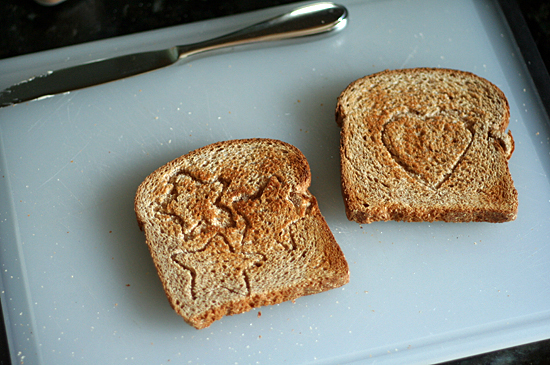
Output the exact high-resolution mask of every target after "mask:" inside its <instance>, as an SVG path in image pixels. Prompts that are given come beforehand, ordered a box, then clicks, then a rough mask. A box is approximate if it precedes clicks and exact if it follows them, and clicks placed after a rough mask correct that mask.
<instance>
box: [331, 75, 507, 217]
mask: <svg viewBox="0 0 550 365" xmlns="http://www.w3.org/2000/svg"><path fill="white" fill-rule="evenodd" d="M509 117H510V111H509V106H508V101H507V100H506V97H505V96H504V93H503V92H502V91H501V90H500V89H499V88H498V87H496V86H495V85H493V84H492V83H490V82H489V81H487V80H485V79H483V78H481V77H478V76H476V75H474V74H472V73H468V72H463V71H457V70H449V69H434V68H418V69H404V70H390V71H384V72H380V73H376V74H373V75H370V76H366V77H364V78H361V79H359V80H356V81H354V82H353V83H351V84H350V85H349V86H348V87H347V88H346V89H345V90H344V91H343V92H342V93H341V95H340V96H339V98H338V102H337V106H336V121H337V123H338V125H339V126H340V127H341V132H340V137H341V139H340V157H341V183H342V194H343V197H344V202H345V207H346V214H347V217H348V219H349V220H353V221H356V222H359V223H371V222H374V221H387V220H397V221H438V220H439V221H447V222H468V221H487V222H506V221H511V220H514V219H515V218H516V216H517V209H518V198H517V191H516V189H515V187H514V184H513V181H512V177H511V175H510V172H509V169H508V159H509V158H510V157H511V155H512V152H513V150H514V141H513V138H512V134H511V133H510V132H508V133H506V128H507V126H508V121H509Z"/></svg>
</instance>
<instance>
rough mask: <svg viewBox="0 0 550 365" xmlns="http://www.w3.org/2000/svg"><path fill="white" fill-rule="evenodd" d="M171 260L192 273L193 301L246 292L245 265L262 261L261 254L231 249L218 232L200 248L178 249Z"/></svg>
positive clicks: (244, 294)
mask: <svg viewBox="0 0 550 365" xmlns="http://www.w3.org/2000/svg"><path fill="white" fill-rule="evenodd" d="M172 260H174V262H176V263H177V264H178V265H180V266H181V267H183V268H184V269H185V270H188V271H189V272H190V273H191V296H192V298H193V300H195V299H197V298H199V297H204V296H211V295H214V296H216V295H227V291H229V292H230V293H233V294H236V295H242V296H246V295H248V294H249V286H248V283H247V280H246V272H245V270H247V269H248V268H250V267H251V266H253V265H254V264H256V263H258V262H260V261H262V260H263V257H262V256H261V255H257V254H250V253H244V252H233V251H232V250H231V249H230V246H229V245H228V244H227V243H226V242H225V240H224V238H223V237H222V236H221V235H216V236H214V237H213V238H212V240H210V242H209V243H208V244H207V245H206V247H205V248H204V249H202V250H199V251H193V252H180V253H175V254H173V255H172Z"/></svg>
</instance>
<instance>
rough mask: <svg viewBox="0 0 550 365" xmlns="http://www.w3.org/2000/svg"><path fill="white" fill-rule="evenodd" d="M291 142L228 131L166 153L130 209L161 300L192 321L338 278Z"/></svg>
mask: <svg viewBox="0 0 550 365" xmlns="http://www.w3.org/2000/svg"><path fill="white" fill-rule="evenodd" d="M310 182H311V174H310V169H309V164H308V162H307V160H306V158H305V157H304V155H303V154H302V153H301V152H300V151H299V150H298V149H297V148H296V147H294V146H292V145H289V144H287V143H284V142H281V141H277V140H271V139H247V140H232V141H224V142H219V143H215V144H212V145H208V146H205V147H203V148H199V149H197V150H195V151H192V152H190V153H188V154H186V155H184V156H182V157H180V158H177V159H175V160H173V161H172V162H169V163H168V164H166V165H164V166H162V167H160V168H159V169H157V170H156V171H154V172H153V173H152V174H151V175H149V176H148V177H147V178H146V179H145V180H144V181H143V183H142V184H141V185H140V186H139V188H138V190H137V193H136V197H135V212H136V216H137V220H138V223H139V226H140V227H141V229H142V230H143V231H144V232H145V237H146V242H147V245H148V246H149V250H150V253H151V256H152V258H153V261H154V263H155V266H156V268H157V271H158V274H159V277H160V279H161V282H162V284H163V286H164V291H165V292H166V295H167V297H168V301H169V302H170V305H171V306H172V307H173V308H174V310H175V311H176V312H177V313H178V314H180V315H181V316H182V317H183V319H184V320H185V321H186V322H187V323H189V324H190V325H192V326H194V327H195V328H198V329H201V328H205V327H208V326H209V325H210V324H211V323H212V322H214V321H216V320H219V319H221V318H222V317H223V316H224V315H232V314H237V313H242V312H246V311H249V310H251V309H252V308H254V307H259V306H264V305H272V304H277V303H281V302H283V301H287V300H294V299H296V298H298V297H300V296H303V295H308V294H314V293H319V292H322V291H326V290H329V289H333V288H336V287H339V286H342V285H344V284H346V283H347V282H348V281H349V268H348V264H347V262H346V260H345V257H344V254H343V253H342V250H341V249H340V247H339V246H338V244H337V243H336V241H335V239H334V236H333V235H332V232H331V231H330V229H329V227H328V225H327V223H326V221H325V219H324V218H323V216H322V215H321V212H320V211H319V207H318V205H317V201H316V199H315V197H313V195H311V194H310V193H309V191H308V187H309V185H310Z"/></svg>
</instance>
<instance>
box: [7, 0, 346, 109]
mask: <svg viewBox="0 0 550 365" xmlns="http://www.w3.org/2000/svg"><path fill="white" fill-rule="evenodd" d="M346 23H347V10H346V8H345V7H343V6H341V5H337V4H334V3H330V2H320V3H313V4H310V5H306V6H302V7H299V8H297V9H294V10H292V11H290V12H287V13H285V14H281V15H279V16H276V17H274V18H271V19H268V20H266V21H263V22H260V23H257V24H254V25H251V26H249V27H246V28H243V29H241V30H239V31H236V32H233V33H230V34H227V35H224V36H221V37H217V38H214V39H210V40H206V41H202V42H198V43H193V44H188V45H183V46H175V47H172V48H169V49H165V50H159V51H150V52H143V53H135V54H129V55H125V56H120V57H115V58H108V59H102V60H97V61H92V62H88V63H85V64H82V65H78V66H74V67H69V68H64V69H60V70H56V71H50V72H48V73H46V74H44V75H39V76H35V77H32V78H30V79H28V80H24V81H21V82H19V83H17V84H15V85H13V86H11V87H9V88H7V89H5V90H3V91H2V92H0V107H4V106H8V105H12V104H17V103H21V102H25V101H30V100H35V99H40V98H44V97H48V96H53V95H56V94H60V93H66V92H69V91H73V90H78V89H82V88H86V87H89V86H93V85H98V84H103V83H106V82H110V81H114V80H119V79H122V78H125V77H129V76H134V75H138V74H141V73H145V72H148V71H152V70H155V69H158V68H161V67H165V66H169V65H172V64H174V63H176V62H178V61H179V60H182V59H187V58H189V57H190V56H193V55H196V54H201V53H204V52H206V51H212V50H217V49H222V48H224V49H231V47H235V46H240V45H247V44H256V43H260V42H263V41H277V40H283V39H291V38H298V37H304V36H311V35H316V34H322V33H329V32H333V31H337V30H340V29H342V28H344V27H345V26H346Z"/></svg>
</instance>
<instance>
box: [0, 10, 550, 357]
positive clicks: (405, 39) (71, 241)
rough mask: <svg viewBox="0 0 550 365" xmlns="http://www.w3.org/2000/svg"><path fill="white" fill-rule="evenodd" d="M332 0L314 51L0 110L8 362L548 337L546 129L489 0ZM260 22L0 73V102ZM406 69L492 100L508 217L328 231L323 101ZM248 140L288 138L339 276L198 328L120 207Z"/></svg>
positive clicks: (196, 28) (260, 53)
mask: <svg viewBox="0 0 550 365" xmlns="http://www.w3.org/2000/svg"><path fill="white" fill-rule="evenodd" d="M342 3H343V4H344V5H346V6H347V7H348V9H349V12H350V21H349V25H348V27H347V28H346V29H344V30H343V31H342V32H341V33H339V34H337V35H334V36H331V37H325V38H320V39H318V40H316V39H310V40H309V41H308V42H299V43H296V42H292V43H288V44H279V45H277V46H272V47H268V48H265V49H263V50H244V51H239V52H232V53H225V54H218V55H212V56H210V57H202V58H196V59H192V60H191V61H190V62H188V63H183V64H178V65H176V66H173V67H169V68H166V69H162V70H158V71H155V72H152V73H148V74H145V75H141V76H136V77H133V78H129V79H126V80H122V81H117V82H114V83H109V84H105V85H101V86H97V87H93V88H89V89H85V90H80V91H75V92H70V93H68V94H64V95H59V96H55V97H53V98H49V99H44V100H39V101H34V102H29V103H24V104H19V105H16V106H13V107H7V108H2V109H0V154H1V159H0V172H1V173H0V296H1V302H2V310H3V313H4V317H5V320H6V325H7V332H8V339H9V344H10V353H11V356H12V361H13V363H14V364H99V363H106V364H123V363H129V364H130V363H135V364H169V363H171V364H174V363H176V364H187V363H190V364H213V363H218V364H219V363H224V364H281V363H287V364H343V363H353V362H357V363H364V364H374V363H376V364H404V363H406V364H416V363H418V364H425V363H436V362H440V361H445V360H451V359H456V358H461V357H465V356H468V355H473V354H477V353H481V352H485V351H491V350H495V349H498V348H503V347H507V346H513V345H518V344H522V343H526V342H530V341H536V340H541V339H546V338H550V237H549V233H550V187H549V180H548V174H549V173H550V155H549V152H550V144H549V137H550V130H549V125H550V124H549V120H548V117H547V115H546V114H545V113H544V109H543V108H542V105H541V103H540V100H539V97H538V95H537V93H536V90H535V89H534V87H533V83H532V80H531V79H530V76H529V73H528V72H527V68H526V66H525V63H524V61H523V59H522V58H521V55H520V54H519V51H518V50H517V47H516V45H515V43H514V40H513V37H512V34H511V32H510V30H509V28H508V26H507V23H506V21H505V20H504V17H503V15H502V13H501V11H500V8H499V7H498V4H497V3H496V2H494V1H484V0H471V1H444V0H438V1H435V0H433V1H432V0H418V1H401V0H388V1H378V0H372V1H342ZM277 12H278V9H269V10H265V11H261V12H256V13H249V14H241V15H238V16H233V17H229V18H222V19H215V20H211V21H206V22H199V23H193V24H188V25H184V26H178V27H172V28H166V29H162V30H158V31H152V32H147V33H141V34H135V35H131V36H125V37H121V38H114V39H109V40H104V41H99V42H94V43H88V44H83V45H78V46H73V47H68V48H62V49H56V50H52V51H48V52H42V53H38V54H31V55H26V56H21V57H17V58H12V59H6V60H2V61H0V88H2V89H3V88H5V87H8V86H10V85H11V84H13V83H16V82H18V81H21V80H23V79H27V78H28V77H29V76H32V75H35V74H41V73H44V72H45V71H48V70H52V69H56V68H60V67H67V66H70V65H74V64H78V63H81V62H85V61H88V60H93V59H97V58H102V57H108V56H116V55H120V54H124V53H129V52H137V51H144V50H152V49H158V48H164V47H169V46H172V45H175V44H184V43H190V42H194V41H198V40H202V39H206V38H210V37H213V36H216V35H220V34H222V33H225V32H227V31H231V30H234V29H237V28H240V27H241V26H243V25H248V24H251V23H254V22H256V21H259V20H261V19H263V18H264V17H265V16H270V15H273V14H275V13H277ZM425 66H427V67H446V68H455V69H460V70H464V71H470V72H473V73H476V74H478V75H479V76H482V77H484V78H487V79H488V80H490V81H491V82H493V83H495V84H496V85H497V86H499V87H500V88H501V89H502V90H503V91H504V93H505V94H506V95H507V97H508V99H509V102H510V106H511V119H510V126H509V128H510V130H512V133H513V135H514V139H515V141H516V150H515V152H514V155H513V156H512V158H511V160H510V170H511V173H512V176H513V178H514V181H515V185H516V188H517V190H518V192H519V214H518V218H517V220H516V221H514V222H511V223H505V224H489V223H468V224H448V223H399V222H386V223H384V222H380V223H373V224H370V225H359V224H356V223H353V222H349V221H348V220H347V219H346V216H345V213H344V206H343V201H342V197H341V193H340V183H339V152H338V151H339V128H338V127H337V125H336V123H335V121H334V107H335V104H336V97H337V96H338V95H339V93H340V92H341V91H342V90H343V89H344V88H345V87H346V86H347V85H348V84H349V83H350V82H351V81H353V80H355V79H357V78H359V77H362V76H364V75H367V74H371V73H374V72H378V71H381V70H384V69H397V68H405V67H425ZM249 137H269V138H276V139H280V140H283V141H286V142H289V143H291V144H293V145H295V146H297V147H298V148H299V149H300V150H301V151H302V152H303V153H304V155H305V156H306V157H307V159H308V161H309V163H310V166H311V171H312V176H313V177H312V185H311V189H310V190H311V192H312V193H313V194H314V195H315V196H316V197H317V199H318V201H319V205H320V208H321V211H322V213H323V214H324V216H325V217H326V220H327V222H328V224H329V226H330V228H331V229H332V231H333V233H334V235H335V237H336V239H337V241H338V242H339V244H340V246H341V247H342V249H343V251H344V253H345V255H346V258H347V260H348V262H349V264H350V270H351V282H350V283H349V284H348V285H346V286H345V287H343V288H339V289H336V290H332V291H329V292H325V293H322V294H318V295H313V296H309V297H303V298H300V299H298V300H296V301H295V303H292V302H287V303H283V304H280V305H276V306H271V307H264V308H259V309H256V310H253V311H251V312H248V313H246V314H241V315H236V316H231V317H225V318H224V319H223V320H221V321H218V322H215V323H214V324H213V325H212V326H211V327H209V328H207V329H204V330H200V331H198V330H195V329H194V328H192V327H190V326H188V325H187V324H185V323H184V322H183V320H182V319H181V318H180V317H179V316H178V315H177V314H176V313H175V312H174V311H173V310H172V309H171V308H170V306H169V304H168V302H167V300H166V297H165V295H164V292H163V290H162V288H161V284H160V281H159V279H158V277H157V274H156V271H155V268H154V266H153V262H152V260H151V258H150V256H149V253H148V250H147V247H146V245H145V242H144V241H145V240H144V235H143V233H142V232H140V230H139V229H138V226H137V223H136V220H135V216H134V212H133V198H134V194H135V191H136V188H137V186H138V185H139V183H140V182H141V181H142V180H143V179H144V178H145V176H147V175H148V174H149V173H150V172H152V171H153V170H154V169H156V168H157V167H159V166H161V165H163V164H164V163H166V162H168V161H170V160H172V159H174V158H176V157H178V156H180V155H183V154H185V153H187V152H189V151H191V150H193V149H196V148H198V147H201V146H204V145H207V144H209V143H213V142H216V141H220V140H227V139H235V138H249ZM260 313H261V315H260Z"/></svg>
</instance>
